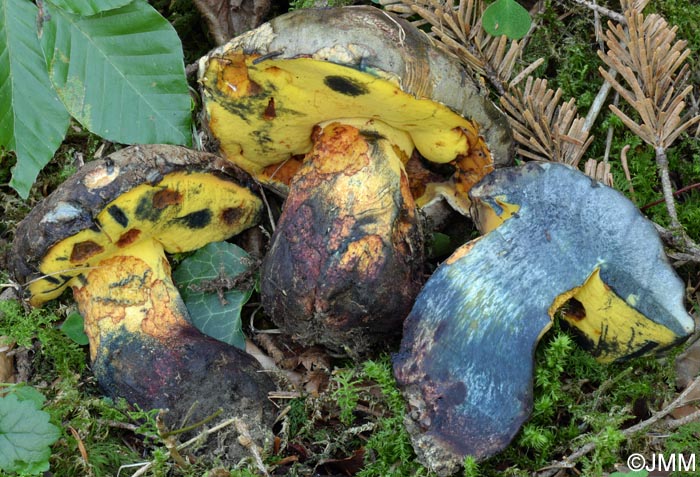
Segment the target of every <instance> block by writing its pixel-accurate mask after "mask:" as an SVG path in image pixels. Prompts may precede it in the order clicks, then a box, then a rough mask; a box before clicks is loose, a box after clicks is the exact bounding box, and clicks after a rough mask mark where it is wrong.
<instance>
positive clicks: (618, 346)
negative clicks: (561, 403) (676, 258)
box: [394, 163, 694, 475]
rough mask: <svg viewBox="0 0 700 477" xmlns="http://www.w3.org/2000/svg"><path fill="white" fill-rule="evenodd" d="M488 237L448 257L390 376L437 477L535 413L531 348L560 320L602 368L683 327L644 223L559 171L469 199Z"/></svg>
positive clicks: (508, 179)
mask: <svg viewBox="0 0 700 477" xmlns="http://www.w3.org/2000/svg"><path fill="white" fill-rule="evenodd" d="M471 197H472V200H473V204H474V209H475V213H474V216H475V218H476V221H477V222H478V223H479V224H480V226H481V229H482V231H483V232H484V233H485V234H486V235H484V236H482V237H480V238H478V239H476V240H474V241H472V242H470V243H469V244H467V245H465V246H463V247H462V248H461V249H459V250H457V251H456V252H455V253H454V254H453V255H452V256H451V257H450V258H449V259H448V260H447V261H446V262H445V263H444V264H442V265H441V266H440V268H439V269H438V270H437V271H436V272H435V274H434V275H433V276H432V277H431V278H430V279H429V280H428V282H427V283H426V285H425V287H424V288H423V290H422V291H421V293H420V295H419V296H418V299H417V301H416V304H415V306H414V307H413V310H412V311H411V314H410V315H409V317H408V318H407V319H406V322H405V328H404V337H403V341H402V344H401V349H400V352H399V353H398V354H397V355H396V356H395V357H394V372H395V375H396V377H397V380H398V382H399V385H400V387H401V389H402V392H403V394H404V396H405V397H406V399H407V401H408V403H409V408H410V412H409V413H408V415H407V418H406V425H407V427H408V429H409V433H410V434H411V437H412V440H413V444H414V447H415V449H416V451H417V452H418V454H419V456H420V458H421V459H422V460H423V462H425V463H426V464H427V465H428V466H429V467H430V468H432V469H433V470H435V471H436V472H437V473H438V474H439V475H449V474H451V473H453V472H454V471H456V469H457V468H458V466H459V465H460V463H462V462H463V460H464V458H465V456H467V455H471V456H474V457H476V458H477V459H483V458H486V457H488V456H491V455H493V454H495V453H497V452H499V451H500V450H502V449H503V448H504V447H506V446H507V445H508V443H509V442H510V441H511V439H512V438H513V436H514V435H515V434H516V432H517V431H518V429H519V428H520V426H521V425H522V423H523V422H524V421H525V420H526V419H527V418H528V416H529V414H530V412H531V409H532V376H533V374H532V373H533V360H534V353H535V348H536V346H537V343H538V341H539V339H540V338H541V337H542V335H543V334H544V333H545V332H546V331H547V330H548V329H549V327H550V325H551V321H552V317H553V315H554V313H555V312H556V310H557V309H559V308H560V307H561V306H562V305H563V304H564V303H565V302H567V300H569V299H571V298H574V299H575V300H576V302H578V303H580V309H579V310H577V311H578V313H564V315H563V317H564V319H566V320H567V321H568V322H569V323H570V324H571V326H573V327H575V328H577V329H578V330H579V331H580V333H581V334H582V336H583V337H584V338H585V339H586V340H587V341H588V344H589V347H590V349H591V351H592V352H593V353H594V355H596V356H598V358H599V359H600V360H602V361H606V362H608V361H613V360H622V359H625V358H629V357H632V356H637V355H639V354H642V353H645V352H648V351H652V350H659V349H663V348H666V347H669V346H672V345H674V344H676V343H678V342H679V341H681V340H683V339H685V338H687V337H688V336H689V335H690V334H691V333H692V331H693V328H694V322H693V319H692V318H691V317H690V316H689V315H688V313H687V311H686V309H685V308H684V306H683V297H684V291H685V289H684V286H683V283H682V282H681V281H680V279H679V278H678V276H677V275H676V274H675V272H674V270H673V268H672V267H671V266H670V265H669V264H668V262H667V260H666V257H665V255H664V251H663V247H662V244H661V241H660V240H659V238H658V235H657V233H656V231H655V229H654V226H653V224H652V223H651V222H649V221H648V220H647V219H645V218H644V217H643V216H642V215H641V214H640V213H639V211H638V210H637V209H636V207H635V206H634V205H633V204H632V203H631V202H630V201H629V200H627V199H626V198H625V197H624V196H623V195H622V194H620V193H619V192H617V191H615V190H614V189H611V188H609V187H606V186H603V185H602V184H600V183H597V182H595V181H594V180H592V179H590V178H588V177H586V176H585V175H584V174H582V173H580V172H579V171H577V170H575V169H572V168H570V167H568V166H564V165H562V164H554V163H547V164H540V163H528V164H526V165H525V166H522V167H519V168H512V169H501V170H498V171H496V172H494V173H492V174H490V175H489V176H487V177H486V178H484V180H482V181H481V182H480V183H479V184H478V185H476V186H475V187H474V188H473V189H472V190H471Z"/></svg>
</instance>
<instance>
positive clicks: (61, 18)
mask: <svg viewBox="0 0 700 477" xmlns="http://www.w3.org/2000/svg"><path fill="white" fill-rule="evenodd" d="M44 6H45V8H46V10H47V13H48V14H49V17H50V18H49V19H48V20H46V21H45V22H44V25H43V29H44V33H43V36H42V41H41V45H42V48H43V49H44V54H45V56H46V60H47V63H48V65H49V76H50V78H51V81H52V83H53V85H54V88H55V89H56V91H57V92H58V96H59V97H60V98H61V100H62V101H63V103H64V104H65V106H66V108H67V109H68V111H69V112H70V113H71V115H73V117H74V118H76V119H77V120H78V121H79V122H80V123H81V124H82V125H83V126H85V127H86V128H87V129H89V130H90V131H92V132H94V133H96V134H99V135H100V136H102V137H104V138H106V139H109V140H111V141H116V142H121V143H128V144H134V143H168V144H186V145H189V144H190V142H191V134H190V123H191V118H190V96H189V92H188V87H187V81H186V78H185V68H184V63H183V57H182V45H181V43H180V39H179V38H178V36H177V33H176V32H175V30H174V29H173V28H172V26H171V25H170V23H168V21H167V20H165V19H164V18H163V17H162V16H161V15H160V14H159V13H158V12H157V11H156V10H154V9H153V7H151V6H150V5H148V4H147V3H146V2H145V1H144V0H134V1H133V2H132V3H129V4H128V5H125V6H124V7H121V8H118V9H115V10H109V11H106V12H102V13H98V14H96V15H93V16H90V17H81V16H77V15H73V14H71V13H69V12H66V11H65V10H61V9H60V8H57V7H55V6H53V5H50V4H48V3H45V4H44Z"/></svg>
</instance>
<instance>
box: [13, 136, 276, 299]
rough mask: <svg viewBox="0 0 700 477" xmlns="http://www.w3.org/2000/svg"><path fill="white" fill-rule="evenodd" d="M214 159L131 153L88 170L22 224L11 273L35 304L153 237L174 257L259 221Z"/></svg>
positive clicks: (184, 152) (244, 192)
mask: <svg viewBox="0 0 700 477" xmlns="http://www.w3.org/2000/svg"><path fill="white" fill-rule="evenodd" d="M227 172H229V173H234V172H233V169H232V167H231V165H230V164H229V163H228V162H227V161H224V160H222V159H220V158H218V157H217V156H215V155H213V154H207V153H202V152H196V151H192V150H188V149H186V148H182V147H177V146H167V145H147V146H146V145H144V146H132V147H128V148H125V149H122V150H120V151H118V152H116V153H114V154H112V155H110V156H108V157H106V158H104V159H101V160H96V161H93V162H90V163H88V164H86V165H85V166H84V167H82V168H81V169H80V170H79V171H78V172H77V173H75V174H74V175H73V176H72V177H70V178H69V179H68V180H67V181H66V182H65V183H64V184H62V186H61V187H60V188H58V189H57V190H56V191H54V192H53V193H52V194H51V195H50V196H49V197H47V198H46V199H45V200H43V201H42V202H41V203H40V204H39V205H37V206H36V207H35V208H34V209H33V210H32V211H31V212H30V213H29V214H28V215H27V217H25V219H24V220H23V221H22V222H21V223H20V224H18V226H17V231H16V234H15V240H14V243H13V245H12V254H11V255H10V260H9V265H10V266H9V268H10V270H11V272H12V273H13V275H14V278H15V279H16V280H17V281H18V282H19V283H20V284H22V285H24V286H25V287H26V290H27V293H28V295H29V296H30V302H31V303H32V304H33V305H40V304H42V303H44V302H46V301H48V300H51V299H53V298H56V297H57V296H58V295H60V294H61V293H62V292H63V290H64V289H65V288H66V287H67V286H69V285H70V284H71V282H72V280H73V279H75V278H76V277H79V276H80V275H81V273H82V271H83V270H85V269H86V267H87V268H89V267H90V266H91V265H92V264H95V263H98V262H99V261H100V260H103V259H104V258H106V257H108V256H109V255H110V254H111V253H113V252H117V251H118V250H120V249H122V248H124V247H127V246H130V245H132V244H133V243H134V242H136V241H139V240H142V239H144V238H146V237H152V238H154V239H156V240H157V241H159V242H160V243H162V245H163V246H164V248H165V250H166V251H168V252H171V253H174V252H183V251H188V250H194V249H196V248H199V247H202V246H204V245H205V244H207V243H209V242H213V241H217V240H224V239H226V238H228V237H230V236H232V235H234V234H236V233H238V232H240V231H241V230H243V229H245V228H248V227H250V226H251V225H253V224H254V223H256V222H257V220H258V217H259V214H260V210H261V208H262V203H261V201H260V199H258V198H257V197H256V196H255V195H253V194H252V193H251V192H250V191H249V190H248V189H247V188H245V187H242V186H240V185H238V184H237V183H236V182H235V180H234V178H233V177H232V176H231V175H228V174H227Z"/></svg>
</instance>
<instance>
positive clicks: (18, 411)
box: [0, 393, 60, 474]
mask: <svg viewBox="0 0 700 477" xmlns="http://www.w3.org/2000/svg"><path fill="white" fill-rule="evenodd" d="M59 436H60V432H59V430H58V428H57V427H56V426H54V425H53V424H51V423H50V422H49V414H48V413H47V412H44V411H41V410H39V409H37V408H36V406H35V403H34V402H33V401H31V400H28V401H20V400H19V399H18V398H17V396H16V395H15V394H14V393H12V394H8V395H7V396H5V397H2V398H0V469H2V470H4V471H6V472H17V473H21V474H39V473H42V472H45V471H47V470H49V457H50V456H51V448H50V446H51V445H52V444H53V443H54V442H56V440H57V439H58V437H59Z"/></svg>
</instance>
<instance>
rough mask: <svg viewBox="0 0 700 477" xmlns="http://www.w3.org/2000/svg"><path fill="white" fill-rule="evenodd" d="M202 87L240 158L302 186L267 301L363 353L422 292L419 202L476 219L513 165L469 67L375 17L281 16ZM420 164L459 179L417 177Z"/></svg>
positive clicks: (305, 333) (497, 118) (300, 330)
mask: <svg viewBox="0 0 700 477" xmlns="http://www.w3.org/2000/svg"><path fill="white" fill-rule="evenodd" d="M199 80H200V83H201V85H202V89H203V98H204V103H205V108H206V111H207V115H208V119H209V129H210V131H211V133H212V135H213V136H214V137H215V139H216V141H217V142H218V144H219V145H220V149H221V151H222V153H223V154H224V155H225V157H226V158H228V159H229V160H231V161H233V162H235V163H236V164H238V165H240V166H241V167H242V168H243V169H245V170H246V171H248V172H249V173H251V174H252V175H254V176H255V177H256V178H257V179H258V180H260V181H261V182H263V183H267V184H273V185H275V186H276V187H278V188H281V189H285V190H288V196H287V201H286V204H285V206H284V209H283V211H282V215H281V217H280V219H279V222H278V224H277V227H276V230H275V233H274V236H273V238H272V247H271V250H270V253H269V254H268V255H267V257H266V259H265V263H264V266H263V276H262V301H263V305H264V307H265V310H266V312H267V313H268V314H269V315H270V316H271V317H272V318H273V320H275V322H276V323H278V325H280V326H281V327H283V328H284V329H286V330H287V331H289V332H291V333H292V334H293V335H295V336H296V337H297V338H298V339H300V340H301V341H303V342H305V343H308V344H311V343H316V342H319V343H323V344H326V345H329V346H332V347H334V348H340V349H346V350H348V351H350V352H356V353H361V352H363V351H364V350H366V349H367V348H370V347H371V346H372V345H373V344H375V343H381V342H384V340H385V338H386V336H387V333H394V334H395V332H396V331H397V330H400V324H401V321H402V320H403V318H404V317H405V316H406V314H407V313H408V310H409V309H410V306H411V303H412V301H413V299H414V298H415V295H416V293H417V292H418V290H419V288H420V286H421V283H422V263H423V255H422V254H423V240H422V232H421V229H420V224H419V221H418V218H417V214H416V211H415V208H416V206H424V205H426V204H428V203H430V202H431V201H433V200H434V199H435V198H436V197H438V196H443V197H445V198H446V199H447V200H448V201H449V202H450V204H452V205H453V207H455V208H457V209H458V210H460V211H462V212H463V213H465V214H466V213H468V207H469V201H468V197H467V195H466V191H468V189H469V188H470V187H471V186H472V185H473V184H474V183H475V182H477V181H478V180H479V179H480V178H481V177H483V176H484V175H485V174H486V173H488V172H489V171H491V170H492V169H493V167H494V164H495V163H498V164H504V163H506V162H508V161H509V159H510V153H511V148H512V141H511V134H510V130H509V128H508V126H507V124H506V120H505V117H504V116H503V115H502V113H501V112H500V111H499V110H498V109H497V108H496V107H495V106H493V104H492V103H490V102H489V101H488V100H487V99H485V98H484V97H483V96H482V95H481V94H480V93H479V91H478V89H477V88H476V86H474V84H473V83H472V82H471V80H470V79H469V77H468V75H467V74H466V73H465V72H464V71H463V69H462V68H461V66H460V65H459V63H458V62H457V61H456V59H454V58H453V57H451V56H449V55H447V54H446V53H444V52H443V51H441V50H439V49H438V48H436V47H435V46H434V45H432V44H431V42H430V40H429V39H428V37H427V36H425V34H424V33H422V32H420V31H419V30H418V29H416V28H415V27H413V26H412V25H410V24H409V23H408V22H406V21H404V20H403V19H400V18H398V17H395V16H393V15H391V14H389V13H387V12H384V11H381V10H379V9H376V8H372V7H347V8H331V9H319V10H313V9H312V10H300V11H295V12H291V13H289V14H286V15H282V16H280V17H277V18H275V19H274V20H272V21H271V22H269V23H267V24H265V25H262V26H261V27H259V28H257V29H256V30H254V31H251V32H248V33H246V34H244V35H242V36H240V37H238V38H235V39H233V40H232V41H231V42H229V43H228V44H227V45H224V46H223V47H221V48H219V49H217V50H214V51H213V52H212V53H210V54H209V55H207V56H206V57H204V58H202V60H200V72H199ZM418 155H420V156H422V157H423V158H424V159H425V160H426V161H428V162H433V163H438V164H445V163H450V164H451V167H452V168H453V169H454V171H455V172H454V175H453V177H452V178H451V179H450V180H449V181H447V182H443V183H427V184H425V183H417V182H416V181H415V180H413V176H412V175H409V174H408V173H407V167H406V165H407V163H408V162H409V160H411V162H412V164H413V163H417V162H419V159H418ZM372 290H374V291H375V292H374V293H370V291H372Z"/></svg>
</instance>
